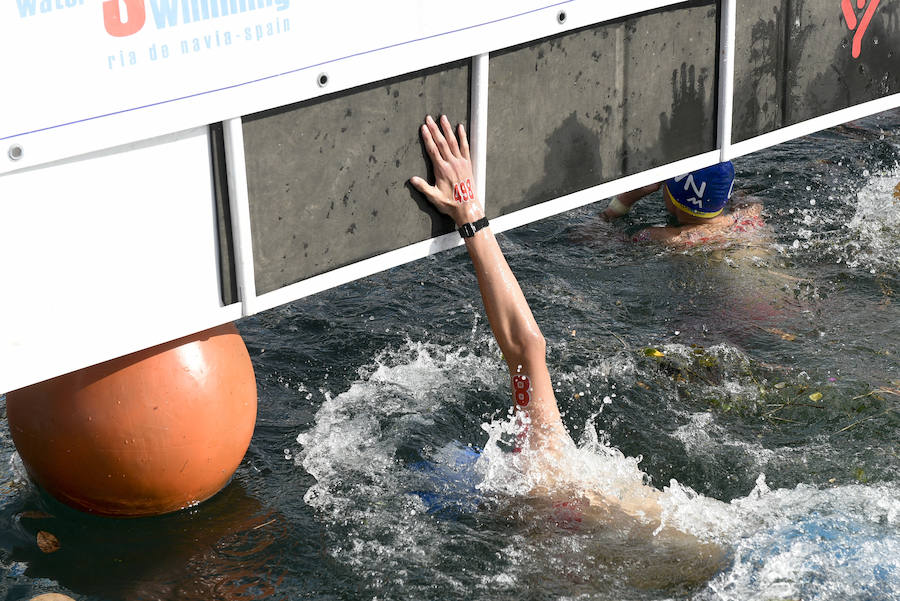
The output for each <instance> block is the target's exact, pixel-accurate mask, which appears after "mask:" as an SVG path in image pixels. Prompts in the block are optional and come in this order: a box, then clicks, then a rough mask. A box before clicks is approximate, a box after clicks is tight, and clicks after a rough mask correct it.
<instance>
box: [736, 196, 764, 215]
mask: <svg viewBox="0 0 900 601" xmlns="http://www.w3.org/2000/svg"><path fill="white" fill-rule="evenodd" d="M731 214H732V215H735V216H740V217H762V214H763V204H762V202H760V200H759V199H758V198H757V197H755V196H742V197H741V198H740V202H739V203H737V204H736V205H734V208H732V210H731Z"/></svg>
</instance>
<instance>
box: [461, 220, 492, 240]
mask: <svg viewBox="0 0 900 601" xmlns="http://www.w3.org/2000/svg"><path fill="white" fill-rule="evenodd" d="M487 226H488V218H487V216H485V217H482V218H481V219H479V220H478V221H473V222H472V223H464V224H462V225H461V226H459V229H458V230H457V231H458V232H459V236H460V238H464V239H465V238H471V237H472V236H474V235H475V234H476V233H477V232H478V230H482V229H484V228H486V227H487Z"/></svg>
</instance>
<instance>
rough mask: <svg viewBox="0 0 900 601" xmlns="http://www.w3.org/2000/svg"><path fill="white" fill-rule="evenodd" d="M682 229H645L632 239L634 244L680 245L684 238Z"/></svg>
mask: <svg viewBox="0 0 900 601" xmlns="http://www.w3.org/2000/svg"><path fill="white" fill-rule="evenodd" d="M681 229H682V228H680V227H672V226H668V225H667V226H653V227H645V228H644V229H642V230H640V231H639V232H637V233H636V234H634V236H632V237H631V241H632V242H659V243H662V244H678V243H679V242H680V241H681V238H682V237H683V232H682V231H681Z"/></svg>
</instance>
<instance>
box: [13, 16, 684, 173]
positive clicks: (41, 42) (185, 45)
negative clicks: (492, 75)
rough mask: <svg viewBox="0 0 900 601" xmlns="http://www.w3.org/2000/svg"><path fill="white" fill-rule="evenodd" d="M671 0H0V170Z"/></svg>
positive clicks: (306, 95) (271, 104)
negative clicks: (449, 0)
mask: <svg viewBox="0 0 900 601" xmlns="http://www.w3.org/2000/svg"><path fill="white" fill-rule="evenodd" d="M677 3H678V2H672V1H671V0H669V1H668V2H666V1H660V0H636V1H634V2H630V3H628V6H627V7H625V6H623V4H624V3H612V2H609V3H608V2H598V1H596V0H491V1H490V2H484V1H483V0H457V1H456V2H454V3H453V4H452V5H450V4H444V3H438V2H434V1H429V0H391V2H363V1H360V0H333V1H331V2H312V1H310V0H305V1H304V0H6V1H4V2H3V7H2V8H0V52H2V56H3V60H2V65H3V71H2V80H3V88H4V94H2V96H0V119H2V120H0V150H2V155H0V173H3V172H8V171H13V170H18V169H22V168H25V167H28V166H33V165H36V164H40V163H46V162H48V161H52V160H56V159H59V158H64V157H67V156H73V155H77V154H83V153H86V152H89V151H92V150H97V149H101V148H107V147H111V146H116V145H119V144H124V143H127V142H132V141H136V140H140V139H145V138H149V137H153V136H157V135H162V134H166V133H171V132H174V131H181V130H184V129H187V128H190V127H195V126H197V125H202V124H206V123H212V122H216V121H220V120H223V119H227V118H233V117H236V116H241V115H245V114H248V113H252V112H256V111H260V110H265V109H268V108H272V107H275V106H281V105H284V104H289V103H291V102H296V101H299V100H303V99H306V98H311V97H314V96H318V95H321V94H325V93H329V92H333V91H337V90H341V89H346V88H349V87H353V86H356V85H360V84H362V83H367V82H371V81H377V80H379V79H384V78H387V77H391V76H394V75H398V74H401V73H406V72H410V71H414V70H417V69H421V68H424V67H427V66H431V65H436V64H441V63H444V62H448V61H452V60H457V59H460V58H465V57H467V56H473V55H475V54H480V53H483V52H487V51H490V50H495V49H499V48H503V47H506V46H510V45H513V44H516V43H520V42H523V41H528V40H531V39H536V38H539V37H543V36H546V35H552V34H555V33H558V32H560V31H564V30H566V29H571V28H573V27H578V26H581V25H586V24H590V23H593V22H599V21H602V20H606V19H609V18H614V17H617V16H621V15H622V14H626V13H633V12H637V11H642V10H647V9H650V8H655V7H658V6H662V5H666V4H677ZM611 5H612V6H611ZM320 76H321V79H320ZM326 78H327V81H325V79H326Z"/></svg>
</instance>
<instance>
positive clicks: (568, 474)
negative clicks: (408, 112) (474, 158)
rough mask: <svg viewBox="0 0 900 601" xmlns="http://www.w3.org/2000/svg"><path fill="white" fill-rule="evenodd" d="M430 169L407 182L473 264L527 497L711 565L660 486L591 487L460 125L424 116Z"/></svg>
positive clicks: (714, 550)
mask: <svg viewBox="0 0 900 601" xmlns="http://www.w3.org/2000/svg"><path fill="white" fill-rule="evenodd" d="M421 135H422V139H423V141H424V144H425V149H426V152H427V154H428V156H429V157H430V159H431V162H432V165H433V169H434V177H435V181H434V184H429V183H428V182H427V181H425V180H424V179H422V178H421V177H413V178H411V179H410V183H411V184H412V185H413V187H415V188H416V189H417V190H418V191H419V192H421V193H422V194H423V195H424V196H425V198H427V199H428V200H429V201H430V202H431V204H432V205H434V207H435V208H436V209H437V210H438V211H440V212H441V213H443V214H445V215H448V216H449V217H451V218H452V219H453V221H454V222H455V224H456V227H457V228H458V231H459V233H460V235H461V236H462V237H463V239H464V240H465V244H466V249H467V250H468V253H469V257H470V258H471V260H472V264H473V266H474V268H475V275H476V277H477V279H478V286H479V289H480V290H481V298H482V301H483V302H484V307H485V312H486V313H487V317H488V322H489V324H490V326H491V330H492V331H493V333H494V338H495V339H496V340H497V344H498V345H499V347H500V350H501V352H502V353H503V358H504V359H505V360H506V364H507V367H508V369H509V376H510V387H511V392H512V408H513V412H514V415H515V416H516V418H517V423H518V424H519V430H518V437H517V445H516V449H515V451H520V452H522V454H521V455H520V457H525V458H526V461H525V462H524V465H525V466H526V468H525V469H527V470H528V471H529V473H530V474H531V475H533V476H534V477H533V478H531V481H532V482H534V483H535V484H534V488H533V490H532V495H531V496H532V499H533V500H543V501H544V502H546V504H547V507H548V510H549V511H550V512H551V515H556V516H560V515H563V516H565V519H566V520H568V519H570V518H573V516H574V518H573V519H574V521H576V522H578V523H591V524H594V525H606V526H610V527H614V528H616V529H619V530H622V529H625V530H627V531H628V532H630V536H632V537H633V539H638V538H643V539H644V540H654V541H657V542H661V541H666V544H667V545H673V547H667V548H677V549H679V550H678V551H677V552H674V551H673V557H674V556H675V555H677V556H678V557H681V558H685V557H689V558H690V559H689V560H688V559H685V562H686V563H684V564H681V565H682V567H684V566H685V565H686V564H687V563H691V562H699V563H696V568H697V575H698V576H699V575H700V574H703V575H705V576H702V577H706V576H708V575H709V571H710V570H713V571H714V570H715V569H717V566H718V565H719V561H720V560H721V558H722V553H721V548H719V547H718V546H716V545H714V544H711V543H704V542H702V541H700V540H698V539H697V538H695V537H693V536H692V535H690V534H685V533H683V532H681V531H679V530H676V529H675V528H671V527H668V526H662V525H661V524H663V522H664V519H663V509H662V500H661V495H662V492H661V491H659V490H658V489H656V488H654V487H652V486H648V485H646V484H644V483H643V482H642V481H640V480H637V481H633V480H631V481H627V482H622V483H621V484H619V483H616V484H610V485H609V486H608V487H607V488H606V489H603V490H600V489H599V488H600V487H599V486H592V482H594V481H592V480H590V479H589V478H587V479H586V477H585V474H584V473H582V472H581V471H579V470H580V468H579V452H580V451H579V449H578V448H577V446H576V445H575V443H574V441H573V440H572V438H571V437H570V436H569V433H568V431H567V430H566V428H565V426H564V425H563V422H562V418H561V416H560V411H559V407H558V405H557V401H556V397H555V395H554V391H553V384H552V382H551V379H550V372H549V370H548V367H547V359H546V353H547V347H546V342H545V340H544V336H543V335H542V334H541V329H540V327H538V324H537V322H536V321H535V318H534V315H532V313H531V309H530V308H529V306H528V301H527V300H526V299H525V296H524V294H523V293H522V289H521V288H520V287H519V283H518V281H517V280H516V277H515V276H514V275H513V273H512V270H511V269H510V267H509V265H508V263H507V262H506V259H505V257H504V256H503V252H502V251H501V249H500V245H499V244H498V243H497V240H496V238H495V237H494V234H493V232H492V231H491V228H490V225H489V223H488V220H487V218H486V217H485V213H484V208H483V205H482V202H481V199H480V198H477V195H476V193H475V191H476V187H475V180H474V175H473V172H472V162H471V157H470V153H469V143H468V140H467V138H466V131H465V128H464V127H463V126H462V125H458V126H457V127H456V132H455V133H454V128H453V127H452V126H451V124H450V121H449V120H448V119H447V117H446V116H441V118H440V120H439V123H438V122H435V121H434V119H432V117H431V116H429V117H427V118H426V120H425V124H424V125H423V126H422V128H421Z"/></svg>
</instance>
